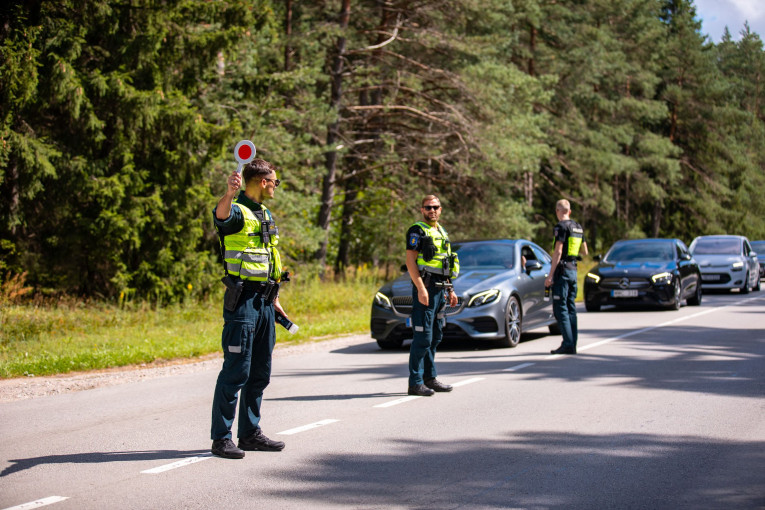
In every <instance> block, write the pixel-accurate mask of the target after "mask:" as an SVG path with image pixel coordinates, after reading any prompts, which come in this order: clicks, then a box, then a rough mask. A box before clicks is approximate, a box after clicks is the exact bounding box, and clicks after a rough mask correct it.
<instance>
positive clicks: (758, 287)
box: [752, 277, 761, 292]
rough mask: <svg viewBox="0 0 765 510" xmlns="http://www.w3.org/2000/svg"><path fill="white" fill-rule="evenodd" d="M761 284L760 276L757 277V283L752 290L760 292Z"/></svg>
mask: <svg viewBox="0 0 765 510" xmlns="http://www.w3.org/2000/svg"><path fill="white" fill-rule="evenodd" d="M760 285H761V284H760V278H759V277H758V278H757V285H755V286H754V288H753V289H752V290H753V291H755V292H760Z"/></svg>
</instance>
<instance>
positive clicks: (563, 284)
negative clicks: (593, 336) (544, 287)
mask: <svg viewBox="0 0 765 510" xmlns="http://www.w3.org/2000/svg"><path fill="white" fill-rule="evenodd" d="M552 299H553V314H554V315H555V319H556V320H557V321H558V326H559V327H560V332H561V335H562V336H563V342H561V347H563V348H571V349H576V341H577V339H578V336H579V333H578V327H577V321H576V269H563V270H559V271H558V274H557V275H556V276H555V278H554V279H553V284H552Z"/></svg>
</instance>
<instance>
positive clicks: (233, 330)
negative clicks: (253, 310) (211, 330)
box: [222, 321, 253, 354]
mask: <svg viewBox="0 0 765 510" xmlns="http://www.w3.org/2000/svg"><path fill="white" fill-rule="evenodd" d="M252 334H253V326H252V324H250V323H249V322H234V321H231V322H226V323H225V324H224V325H223V339H222V344H223V352H224V353H228V354H245V353H247V351H249V350H250V348H251V346H252Z"/></svg>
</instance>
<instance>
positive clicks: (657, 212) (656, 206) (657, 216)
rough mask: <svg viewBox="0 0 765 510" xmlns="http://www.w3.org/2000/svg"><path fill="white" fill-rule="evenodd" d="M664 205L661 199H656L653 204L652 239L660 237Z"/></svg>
mask: <svg viewBox="0 0 765 510" xmlns="http://www.w3.org/2000/svg"><path fill="white" fill-rule="evenodd" d="M662 209H663V207H662V203H661V200H660V199H658V198H657V199H656V201H655V202H654V203H653V221H652V222H651V237H659V229H660V228H661V214H662Z"/></svg>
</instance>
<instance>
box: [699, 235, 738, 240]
mask: <svg viewBox="0 0 765 510" xmlns="http://www.w3.org/2000/svg"><path fill="white" fill-rule="evenodd" d="M696 239H745V236H739V235H735V234H713V235H708V236H698V237H697V238H696ZM694 241H695V239H694Z"/></svg>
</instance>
